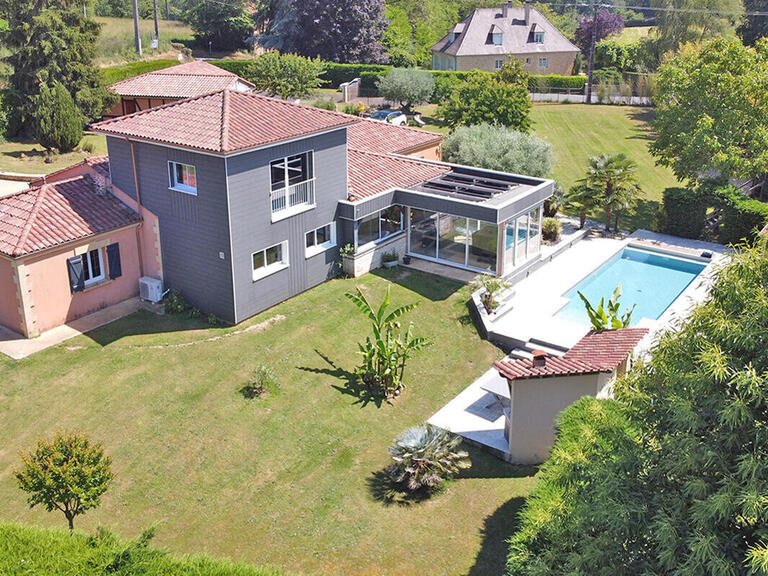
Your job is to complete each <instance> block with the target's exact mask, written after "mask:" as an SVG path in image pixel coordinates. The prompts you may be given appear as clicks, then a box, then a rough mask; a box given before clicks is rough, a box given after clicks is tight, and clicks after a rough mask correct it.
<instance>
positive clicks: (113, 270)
mask: <svg viewBox="0 0 768 576" xmlns="http://www.w3.org/2000/svg"><path fill="white" fill-rule="evenodd" d="M107 265H108V266H109V279H110V280H114V279H115V278H120V276H122V275H123V268H122V266H121V265H120V245H119V244H118V243H117V242H115V243H114V244H110V245H109V246H107Z"/></svg>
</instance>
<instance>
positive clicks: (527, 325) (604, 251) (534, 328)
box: [429, 230, 728, 460]
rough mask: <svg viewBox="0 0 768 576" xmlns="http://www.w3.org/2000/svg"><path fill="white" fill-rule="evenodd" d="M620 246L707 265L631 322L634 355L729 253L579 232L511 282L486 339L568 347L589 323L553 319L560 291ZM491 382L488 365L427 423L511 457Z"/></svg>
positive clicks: (684, 242) (680, 314) (684, 309)
mask: <svg viewBox="0 0 768 576" xmlns="http://www.w3.org/2000/svg"><path fill="white" fill-rule="evenodd" d="M626 246H633V247H638V248H642V249H646V250H652V251H662V252H664V253H667V254H670V255H678V256H681V257H688V258H693V259H696V260H698V261H700V262H702V263H705V264H707V266H706V268H705V269H704V270H703V271H702V272H701V273H700V274H699V276H698V277H697V278H696V279H695V280H694V281H693V282H691V283H690V284H689V285H688V287H687V288H686V289H685V290H684V291H683V292H682V293H681V294H680V295H679V296H678V297H677V298H676V299H675V301H674V302H673V303H672V304H671V305H670V306H669V308H667V310H666V311H665V312H664V313H663V314H662V315H661V317H660V318H659V319H658V320H649V319H643V320H641V321H640V322H639V323H638V327H641V328H642V327H644V328H648V329H649V333H648V335H647V336H646V337H645V338H644V339H643V340H642V341H641V342H640V343H639V344H638V346H637V348H636V349H635V354H636V356H643V355H645V354H647V353H648V352H649V351H650V349H651V348H652V346H653V343H654V342H655V341H656V338H657V336H658V334H659V332H660V331H663V330H667V329H670V328H674V326H675V325H676V323H677V322H678V321H679V320H680V319H682V318H685V317H686V316H687V315H688V314H689V313H690V311H691V309H692V308H693V306H695V305H696V304H698V303H699V302H701V301H703V300H704V298H706V295H707V294H708V292H709V289H710V287H711V285H712V281H713V280H714V275H715V271H716V268H717V267H718V265H719V264H721V263H722V262H723V261H724V260H725V259H726V257H727V251H728V249H727V247H725V246H721V245H719V244H712V243H709V242H702V241H698V240H688V239H685V238H676V237H673V236H667V235H665V234H658V233H655V232H649V231H647V230H638V231H637V232H635V233H633V234H631V235H630V236H628V237H626V238H623V239H613V238H602V237H598V236H594V235H591V236H586V237H585V238H584V239H582V240H581V241H579V242H577V243H575V244H573V245H572V246H571V247H570V248H568V249H567V250H565V251H564V252H562V253H560V254H558V255H557V256H555V257H554V258H552V260H551V261H550V262H547V263H546V264H544V265H543V266H541V268H539V269H538V270H536V271H535V272H532V273H531V274H530V275H529V276H528V277H527V278H524V279H522V280H520V281H519V282H517V283H516V284H514V285H513V286H512V289H511V290H510V293H511V296H510V298H509V301H508V302H507V303H505V304H504V305H503V310H504V312H503V313H502V314H501V315H500V316H498V317H493V318H490V319H488V317H486V319H487V320H486V325H485V328H486V330H488V334H489V338H490V339H492V340H494V341H496V342H497V343H499V344H500V345H501V347H502V348H504V349H505V350H506V351H510V350H511V355H512V356H516V357H526V354H528V352H529V351H530V350H531V349H532V348H543V349H545V350H547V351H549V352H551V353H556V354H558V353H559V354H562V353H563V352H564V351H565V350H567V349H569V348H571V347H573V345H574V344H575V343H576V342H578V341H579V340H580V339H581V338H582V337H583V336H584V335H585V334H586V333H587V332H588V331H589V326H583V325H581V324H577V323H572V322H568V321H565V320H562V319H560V318H555V317H554V314H555V313H556V312H557V311H558V310H559V309H560V308H561V307H562V306H563V305H564V304H565V303H566V302H567V301H568V300H567V299H566V298H563V296H562V295H563V294H565V293H566V292H567V291H568V290H569V289H571V288H572V287H573V286H574V285H576V284H577V283H578V282H580V281H581V280H582V279H583V278H585V277H586V276H588V275H590V274H591V273H592V272H594V271H595V270H596V269H598V268H599V267H600V266H601V265H602V264H603V263H605V262H606V261H607V260H609V259H610V258H611V257H613V256H614V255H615V254H617V253H618V252H619V251H620V250H622V249H623V248H625V247H626ZM704 251H709V252H712V258H711V259H708V260H707V259H702V258H700V255H701V253H702V252H704ZM470 305H471V304H470ZM517 346H519V348H516V347H517ZM495 380H502V378H501V376H500V375H499V374H498V372H497V371H496V370H495V369H494V368H490V369H489V370H488V371H487V372H485V373H484V374H483V375H482V376H481V377H480V378H478V379H477V380H476V381H475V382H473V383H472V384H470V385H469V386H467V388H465V389H464V390H463V391H462V392H461V393H459V394H458V395H457V396H456V397H455V398H454V399H453V400H451V401H450V402H448V403H447V404H446V405H445V406H444V407H443V408H441V409H440V410H439V411H438V412H436V413H435V414H434V415H433V416H432V417H431V418H430V419H429V422H430V423H431V424H434V425H435V426H439V427H440V428H443V429H446V430H449V431H451V432H453V433H454V434H458V435H460V436H462V437H464V439H465V440H467V441H468V442H470V443H472V444H476V445H479V446H480V447H481V448H483V449H485V450H486V451H488V452H490V453H492V454H494V455H496V456H498V457H500V458H502V459H504V460H510V451H509V442H508V441H507V439H506V438H505V437H504V426H505V416H504V413H503V412H502V411H501V409H500V407H499V404H498V402H497V401H496V399H495V398H494V396H493V394H491V393H490V392H489V391H488V390H487V389H488V387H489V386H488V385H489V383H490V382H492V381H495ZM504 384H505V385H506V381H504Z"/></svg>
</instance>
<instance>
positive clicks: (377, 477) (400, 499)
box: [366, 470, 437, 507]
mask: <svg viewBox="0 0 768 576" xmlns="http://www.w3.org/2000/svg"><path fill="white" fill-rule="evenodd" d="M366 484H368V491H369V492H370V494H371V498H373V499H374V500H375V501H376V502H380V503H382V504H384V505H385V506H402V507H408V506H414V505H416V504H420V503H421V502H424V501H425V500H429V499H430V498H432V497H433V496H437V494H435V493H433V492H430V491H429V490H424V489H422V490H416V491H415V492H412V491H410V490H406V489H404V488H403V486H401V485H400V484H398V483H397V482H395V481H394V480H392V478H391V477H390V476H389V474H387V471H386V470H379V471H378V472H374V473H373V474H371V475H370V476H369V477H368V478H367V479H366Z"/></svg>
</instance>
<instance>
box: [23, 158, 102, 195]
mask: <svg viewBox="0 0 768 576" xmlns="http://www.w3.org/2000/svg"><path fill="white" fill-rule="evenodd" d="M83 169H86V170H88V169H91V170H94V171H95V172H96V174H98V175H99V176H103V177H104V178H109V177H110V175H109V156H107V155H106V154H104V155H102V156H91V157H89V158H85V159H84V160H83V161H82V162H79V163H77V164H72V165H71V166H67V167H66V168H61V169H60V170H56V171H55V172H51V173H49V174H46V175H45V176H42V177H41V178H38V179H37V180H32V181H31V182H30V183H29V187H30V188H34V187H35V186H42V185H43V184H46V183H49V182H54V181H56V180H66V179H68V178H72V177H73V176H76V175H77V174H79V173H80V172H82V171H83Z"/></svg>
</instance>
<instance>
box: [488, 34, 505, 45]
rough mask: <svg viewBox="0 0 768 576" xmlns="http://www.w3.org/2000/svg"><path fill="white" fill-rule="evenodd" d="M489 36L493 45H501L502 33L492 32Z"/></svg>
mask: <svg viewBox="0 0 768 576" xmlns="http://www.w3.org/2000/svg"><path fill="white" fill-rule="evenodd" d="M491 38H492V40H493V44H494V45H495V46H501V41H502V39H503V35H502V33H501V32H494V33H493V34H491ZM486 42H487V40H486Z"/></svg>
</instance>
